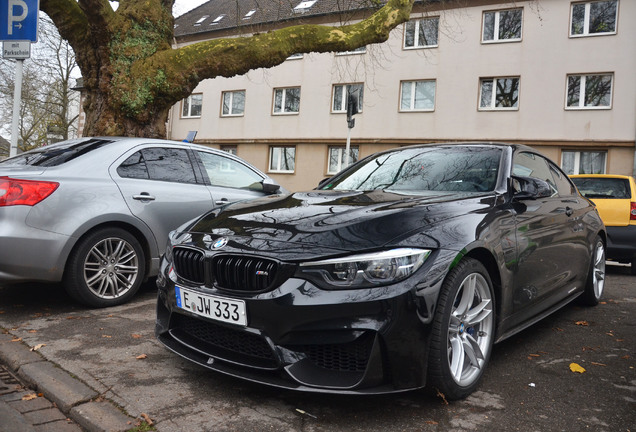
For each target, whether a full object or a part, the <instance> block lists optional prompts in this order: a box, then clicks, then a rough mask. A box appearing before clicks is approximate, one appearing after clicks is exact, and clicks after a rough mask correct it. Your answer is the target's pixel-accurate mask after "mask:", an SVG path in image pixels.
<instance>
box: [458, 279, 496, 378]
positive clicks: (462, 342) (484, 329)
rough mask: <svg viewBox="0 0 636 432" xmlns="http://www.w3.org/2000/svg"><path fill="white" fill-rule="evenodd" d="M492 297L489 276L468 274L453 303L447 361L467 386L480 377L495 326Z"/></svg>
mask: <svg viewBox="0 0 636 432" xmlns="http://www.w3.org/2000/svg"><path fill="white" fill-rule="evenodd" d="M492 305H493V302H492V298H491V294H490V289H489V286H488V282H486V279H485V278H484V277H483V276H482V275H481V274H479V273H471V274H469V275H468V276H467V277H466V278H465V279H464V280H463V281H462V283H461V285H460V288H459V290H458V291H457V295H456V296H455V300H454V302H453V307H452V311H451V314H450V322H449V325H448V344H447V351H448V364H449V367H450V372H451V375H452V377H453V379H454V380H455V382H456V383H457V384H459V385H461V386H468V385H471V384H472V383H473V382H475V381H476V380H477V379H479V377H480V375H481V370H482V368H483V367H484V366H485V363H486V355H487V350H488V349H489V347H490V346H491V342H492V341H491V339H492V338H493V329H494V325H493V324H494V314H493V311H492Z"/></svg>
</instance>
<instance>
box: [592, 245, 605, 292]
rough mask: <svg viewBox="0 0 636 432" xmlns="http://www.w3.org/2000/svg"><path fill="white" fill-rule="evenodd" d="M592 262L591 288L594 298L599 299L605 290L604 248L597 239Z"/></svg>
mask: <svg viewBox="0 0 636 432" xmlns="http://www.w3.org/2000/svg"><path fill="white" fill-rule="evenodd" d="M592 259H593V260H594V264H592V265H593V269H592V286H593V288H594V297H595V298H596V299H600V298H601V296H602V295H603V289H604V288H605V246H604V245H603V242H602V241H601V240H600V239H599V240H597V242H596V247H595V249H594V256H593V257H592Z"/></svg>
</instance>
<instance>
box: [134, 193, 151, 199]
mask: <svg viewBox="0 0 636 432" xmlns="http://www.w3.org/2000/svg"><path fill="white" fill-rule="evenodd" d="M133 199H134V200H137V201H154V200H155V197H153V196H152V195H150V194H149V193H148V192H142V193H140V194H139V195H133Z"/></svg>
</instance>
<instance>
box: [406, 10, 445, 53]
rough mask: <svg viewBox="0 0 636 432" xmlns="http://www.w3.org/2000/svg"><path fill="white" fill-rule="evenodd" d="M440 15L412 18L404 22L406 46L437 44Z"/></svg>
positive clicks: (421, 46) (416, 46)
mask: <svg viewBox="0 0 636 432" xmlns="http://www.w3.org/2000/svg"><path fill="white" fill-rule="evenodd" d="M438 35H439V17H432V18H424V19H421V20H411V21H408V22H407V23H406V24H404V48H406V49H409V48H431V47H436V46H437V37H438Z"/></svg>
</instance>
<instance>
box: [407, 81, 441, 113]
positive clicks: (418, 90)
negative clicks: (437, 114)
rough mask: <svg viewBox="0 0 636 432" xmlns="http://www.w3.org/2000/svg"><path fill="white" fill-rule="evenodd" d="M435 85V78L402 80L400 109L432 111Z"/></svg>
mask: <svg viewBox="0 0 636 432" xmlns="http://www.w3.org/2000/svg"><path fill="white" fill-rule="evenodd" d="M435 87H436V83H435V80H423V81H402V83H401V88H400V111H433V110H434V109H435Z"/></svg>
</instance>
